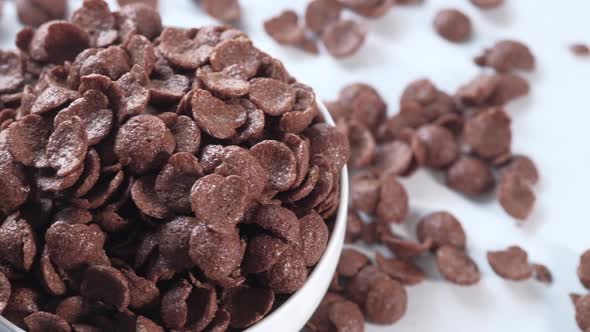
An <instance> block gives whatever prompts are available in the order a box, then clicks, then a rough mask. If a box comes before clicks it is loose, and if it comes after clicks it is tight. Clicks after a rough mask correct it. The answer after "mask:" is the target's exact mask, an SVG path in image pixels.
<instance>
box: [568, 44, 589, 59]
mask: <svg viewBox="0 0 590 332" xmlns="http://www.w3.org/2000/svg"><path fill="white" fill-rule="evenodd" d="M569 49H570V51H571V52H572V53H573V54H574V55H576V56H579V57H585V56H588V55H590V47H588V45H586V44H581V43H575V44H571V45H570V47H569Z"/></svg>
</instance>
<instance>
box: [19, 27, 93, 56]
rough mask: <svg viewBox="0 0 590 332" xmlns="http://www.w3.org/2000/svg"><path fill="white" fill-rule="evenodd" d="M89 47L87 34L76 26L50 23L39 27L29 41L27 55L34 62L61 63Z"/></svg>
mask: <svg viewBox="0 0 590 332" xmlns="http://www.w3.org/2000/svg"><path fill="white" fill-rule="evenodd" d="M89 45H90V40H89V36H88V34H87V33H86V32H85V31H84V30H83V29H81V28H80V27H78V26H77V25H75V24H73V23H69V22H65V21H50V22H47V23H45V24H43V25H41V26H40V27H39V28H38V29H37V30H35V33H34V35H33V37H32V39H31V42H30V45H29V54H30V55H31V57H32V58H33V59H34V60H36V61H42V62H50V63H54V64H60V63H63V62H64V61H66V60H74V58H75V57H76V55H78V53H80V52H81V51H83V50H84V49H85V48H87V47H88V46H89Z"/></svg>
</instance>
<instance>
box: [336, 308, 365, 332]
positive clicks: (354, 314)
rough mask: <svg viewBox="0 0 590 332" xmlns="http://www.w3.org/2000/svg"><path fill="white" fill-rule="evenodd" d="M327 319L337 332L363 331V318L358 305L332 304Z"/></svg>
mask: <svg viewBox="0 0 590 332" xmlns="http://www.w3.org/2000/svg"><path fill="white" fill-rule="evenodd" d="M328 317H329V319H330V321H331V322H332V324H333V325H334V326H335V327H336V329H337V331H350V332H361V331H364V328H365V327H364V325H365V317H364V316H363V313H362V311H361V309H360V308H359V307H358V305H356V304H355V303H352V302H350V301H342V302H336V303H334V304H333V305H332V306H331V307H330V311H329V313H328Z"/></svg>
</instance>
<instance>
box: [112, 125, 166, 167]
mask: <svg viewBox="0 0 590 332" xmlns="http://www.w3.org/2000/svg"><path fill="white" fill-rule="evenodd" d="M175 147H176V141H175V139H174V136H173V135H172V133H171V132H170V130H169V129H168V128H167V127H166V125H165V124H164V122H163V121H162V120H160V119H159V118H158V117H155V116H153V115H138V116H135V117H133V118H131V119H129V121H127V122H126V123H125V124H124V125H123V126H122V127H121V129H120V130H119V132H118V133H117V139H116V141H115V153H116V154H117V157H118V158H119V161H120V162H121V164H122V165H123V166H127V167H128V168H129V169H131V170H133V171H134V172H136V173H139V174H142V173H146V172H148V171H150V170H152V169H155V168H159V167H161V166H162V165H163V164H164V163H165V162H166V158H167V157H169V156H170V155H172V153H173V152H174V149H175Z"/></svg>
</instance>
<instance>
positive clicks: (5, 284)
mask: <svg viewBox="0 0 590 332" xmlns="http://www.w3.org/2000/svg"><path fill="white" fill-rule="evenodd" d="M11 289H12V288H11V285H10V280H8V278H7V277H6V275H4V273H1V272H0V314H1V313H2V312H3V311H4V309H6V305H7V304H8V301H9V299H10V295H11Z"/></svg>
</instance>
